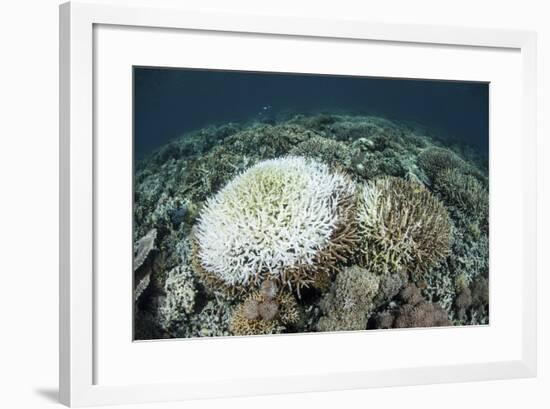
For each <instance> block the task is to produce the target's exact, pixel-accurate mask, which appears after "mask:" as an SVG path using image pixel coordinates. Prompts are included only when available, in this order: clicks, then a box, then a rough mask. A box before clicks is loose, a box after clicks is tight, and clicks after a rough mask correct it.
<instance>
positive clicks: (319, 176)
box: [194, 157, 356, 293]
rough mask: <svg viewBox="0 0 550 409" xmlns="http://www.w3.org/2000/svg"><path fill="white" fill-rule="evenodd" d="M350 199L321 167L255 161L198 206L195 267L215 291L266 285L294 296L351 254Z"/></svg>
mask: <svg viewBox="0 0 550 409" xmlns="http://www.w3.org/2000/svg"><path fill="white" fill-rule="evenodd" d="M354 194H355V187H354V185H353V183H352V182H351V181H350V180H349V179H348V178H346V177H345V176H344V175H342V174H340V173H337V172H332V173H331V172H330V171H329V169H328V167H327V166H326V165H324V164H321V163H318V162H315V161H311V160H307V159H305V158H302V157H285V158H281V159H276V160H268V161H264V162H261V163H259V164H257V165H255V166H253V167H251V168H250V169H248V170H247V171H246V172H244V173H242V174H241V175H239V176H237V177H236V178H235V179H233V180H232V181H231V182H230V183H229V184H228V185H226V186H225V187H224V188H223V189H222V190H221V191H220V192H218V194H217V195H215V196H214V197H212V198H211V199H209V200H208V202H207V203H206V205H205V206H204V208H203V210H202V212H201V214H200V216H199V218H198V222H197V224H196V226H195V228H194V234H195V243H194V259H195V266H196V269H197V270H198V271H199V272H201V273H202V274H203V276H207V277H209V278H207V280H206V281H207V282H209V283H211V284H214V285H215V286H217V287H220V286H222V287H223V286H225V287H229V288H233V289H234V288H245V289H246V288H248V287H250V286H252V287H255V286H258V285H260V284H261V282H262V281H264V280H266V279H273V280H275V281H276V282H279V283H280V284H281V285H282V286H287V287H289V288H291V289H296V290H297V291H298V293H299V291H300V288H301V287H303V286H308V285H310V284H312V283H313V282H314V281H315V277H316V276H317V275H319V274H323V273H327V272H330V271H332V270H334V269H335V268H336V265H337V263H338V262H339V261H343V260H345V256H347V255H349V254H350V253H351V247H352V245H353V244H354V242H355V241H356V236H355V224H354V221H353V206H354V201H355V200H354Z"/></svg>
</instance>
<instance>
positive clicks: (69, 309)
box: [59, 1, 537, 406]
mask: <svg viewBox="0 0 550 409" xmlns="http://www.w3.org/2000/svg"><path fill="white" fill-rule="evenodd" d="M59 17H60V19H59V21H60V78H59V80H60V81H59V84H60V124H59V125H60V126H59V129H60V155H59V158H60V164H59V168H60V181H59V188H60V212H59V216H60V225H59V235H60V243H59V245H60V253H59V265H60V305H59V307H60V308H59V313H60V316H59V322H60V325H59V329H60V333H59V340H60V349H59V352H60V354H59V358H60V362H59V396H60V400H61V402H63V403H65V404H66V405H69V406H92V405H114V404H131V403H146V402H165V401H174V400H190V399H204V398H228V397H236V396H254V395H262V394H284V393H296V392H315V391H329V390H342V389H360V388H376V387H390V386H405V385H421V384H422V385H428V384H433V383H442V382H471V381H479V380H494V379H505V378H506V379H510V378H520V377H534V376H536V373H537V341H536V340H537V325H536V322H537V298H536V296H537V280H536V276H537V265H536V260H537V252H536V249H537V240H536V237H537V212H536V203H537V200H536V190H537V189H536V180H537V177H536V176H537V172H536V169H537V164H536V156H537V155H536V152H537V137H536V112H537V109H536V90H537V86H536V61H535V58H536V55H537V52H536V33H533V32H530V31H514V30H504V29H499V30H492V29H483V28H460V27H450V26H438V25H433V26H431V25H424V24H410V25H407V24H388V23H382V22H376V21H371V22H369V21H359V20H355V21H345V20H337V19H331V18H327V19H316V18H311V17H298V16H296V17H289V16H271V15H267V14H263V15H253V14H238V13H229V14H227V13H223V12H219V13H218V12H213V11H212V12H210V11H208V12H206V11H203V10H193V9H189V8H187V9H177V8H176V9H167V8H158V7H142V6H114V5H105V4H92V3H80V2H78V1H77V2H70V3H65V4H63V5H61V6H60V16H59ZM424 17H425V16H423V18H424ZM426 21H427V20H426ZM434 23H437V22H434ZM228 351H230V353H228ZM266 351H269V354H268V356H269V359H268V360H269V364H267V365H266V359H262V358H265V357H266ZM411 351H414V353H411ZM212 368H215V370H213V369H212Z"/></svg>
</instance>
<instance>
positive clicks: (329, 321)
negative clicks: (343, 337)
mask: <svg viewBox="0 0 550 409" xmlns="http://www.w3.org/2000/svg"><path fill="white" fill-rule="evenodd" d="M379 285H380V278H379V277H378V276H377V275H376V274H373V273H371V272H370V271H368V270H367V269H364V268H361V267H359V266H356V265H355V266H351V267H348V268H345V269H344V270H343V271H341V272H340V273H339V274H338V276H336V280H335V281H334V284H333V286H332V288H331V291H330V292H329V293H328V294H326V295H325V296H324V298H323V300H321V303H320V306H321V309H322V310H323V311H324V313H325V314H326V315H325V316H323V317H321V319H320V320H319V323H318V330H319V331H351V330H361V329H366V328H367V320H368V318H369V314H370V312H371V311H372V309H373V308H374V302H373V300H374V298H375V296H376V294H377V293H378V288H379Z"/></svg>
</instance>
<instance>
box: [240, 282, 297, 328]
mask: <svg viewBox="0 0 550 409" xmlns="http://www.w3.org/2000/svg"><path fill="white" fill-rule="evenodd" d="M299 317H300V315H299V311H298V305H297V304H296V301H295V300H294V297H293V296H292V295H291V294H289V293H288V292H282V293H279V294H277V295H275V296H273V297H271V294H270V293H268V294H267V296H266V292H265V291H263V290H259V291H255V292H253V293H252V294H250V295H249V296H248V297H247V298H246V299H245V300H244V302H242V303H241V304H240V305H238V306H237V307H236V308H235V311H234V312H233V315H232V316H231V321H230V329H231V332H232V333H233V334H234V335H262V334H276V333H280V332H283V331H284V330H285V329H286V328H287V327H288V326H289V325H292V324H295V323H296V322H298V320H299Z"/></svg>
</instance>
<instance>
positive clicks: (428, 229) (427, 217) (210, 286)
mask: <svg viewBox="0 0 550 409" xmlns="http://www.w3.org/2000/svg"><path fill="white" fill-rule="evenodd" d="M488 197H489V196H488V172H487V168H486V161H484V160H483V158H481V157H479V156H478V155H476V153H475V152H473V151H472V150H471V149H468V147H467V146H462V145H452V146H449V145H448V144H446V143H445V141H444V140H441V139H437V138H436V137H434V136H432V135H431V134H430V133H429V131H428V130H426V129H422V128H420V127H418V126H411V125H406V124H403V123H397V122H393V121H390V120H387V119H384V118H379V117H368V116H346V115H329V114H322V115H310V116H303V115H298V116H294V117H291V118H290V119H286V120H283V121H280V122H276V123H270V124H267V123H258V122H255V123H245V124H226V125H222V126H219V127H209V128H206V129H202V130H200V131H197V132H194V133H189V134H186V135H183V136H182V137H181V138H179V139H177V140H174V141H173V142H171V143H169V144H167V145H165V146H163V147H161V148H160V149H159V150H157V151H156V152H154V153H153V154H151V155H149V156H148V157H146V158H144V159H142V160H141V161H139V162H138V163H137V164H136V174H135V207H134V236H135V237H134V239H135V243H136V246H135V258H136V262H135V265H134V268H135V273H134V274H135V277H136V278H135V283H136V284H135V288H134V298H135V338H136V339H158V338H186V337H204V336H228V335H260V334H277V333H302V332H324V331H350V330H370V329H389V328H412V327H414V328H418V327H429V326H447V325H473V324H487V323H488V320H489V306H488V208H489V205H488V203H489V202H488Z"/></svg>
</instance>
